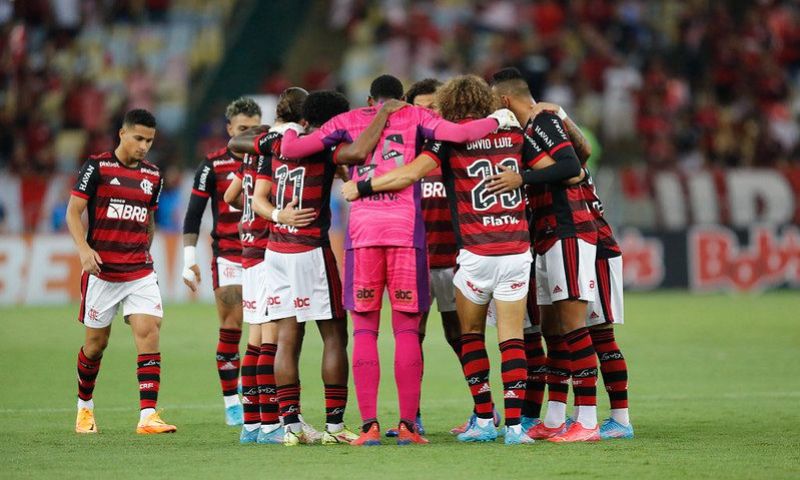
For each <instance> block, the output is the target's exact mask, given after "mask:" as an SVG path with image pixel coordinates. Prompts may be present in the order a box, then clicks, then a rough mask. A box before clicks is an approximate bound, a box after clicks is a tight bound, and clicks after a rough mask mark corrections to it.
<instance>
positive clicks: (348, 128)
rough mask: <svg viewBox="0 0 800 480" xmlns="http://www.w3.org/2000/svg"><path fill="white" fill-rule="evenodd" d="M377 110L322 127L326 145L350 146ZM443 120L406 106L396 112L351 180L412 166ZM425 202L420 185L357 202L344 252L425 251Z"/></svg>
mask: <svg viewBox="0 0 800 480" xmlns="http://www.w3.org/2000/svg"><path fill="white" fill-rule="evenodd" d="M377 112H378V109H377V108H374V107H364V108H358V109H356V110H351V111H349V112H346V113H342V114H340V115H337V116H336V117H334V118H332V119H331V120H329V121H328V122H326V123H325V124H324V125H323V126H322V127H321V128H320V134H321V137H322V142H323V143H324V145H325V146H326V147H333V146H335V145H338V144H339V143H352V142H353V141H355V139H356V138H358V136H359V135H360V134H361V132H363V131H364V130H365V129H366V128H367V126H368V125H369V124H370V122H371V121H372V119H373V118H375V115H376V114H377ZM442 122H443V120H442V119H441V118H440V117H438V116H437V115H436V114H435V113H433V112H432V111H430V110H427V109H424V108H420V107H406V108H403V109H400V110H398V111H396V112H394V113H392V114H391V115H390V116H389V121H388V122H386V127H385V128H384V130H383V134H382V135H381V138H380V141H379V142H378V145H377V147H376V148H375V151H374V152H373V154H372V157H371V158H368V159H367V160H366V161H365V162H364V165H361V166H358V167H353V168H351V170H350V175H351V177H352V179H353V180H354V181H359V180H364V179H366V178H373V177H378V176H380V175H383V174H384V173H386V172H388V171H390V170H392V169H394V168H397V167H401V166H403V165H405V164H407V163H411V162H412V161H413V160H414V158H415V157H416V155H417V152H418V151H419V150H420V148H421V146H422V142H423V141H424V140H425V139H427V138H430V139H433V138H434V131H435V130H436V127H437V126H439V124H441V123H442ZM421 198H422V195H421V188H420V184H419V182H417V183H414V184H413V185H411V186H409V187H406V188H404V189H403V190H398V191H396V192H383V193H375V194H373V195H371V196H369V197H366V198H359V199H358V200H356V201H355V202H353V203H352V204H351V207H350V220H349V222H348V223H349V224H348V228H347V237H346V239H345V248H361V247H376V246H384V247H417V248H425V223H424V222H423V218H422V210H421V208H420V199H421Z"/></svg>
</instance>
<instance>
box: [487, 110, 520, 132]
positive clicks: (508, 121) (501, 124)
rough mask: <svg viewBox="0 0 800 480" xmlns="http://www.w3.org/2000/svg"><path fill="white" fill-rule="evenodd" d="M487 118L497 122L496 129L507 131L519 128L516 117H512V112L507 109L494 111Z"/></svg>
mask: <svg viewBox="0 0 800 480" xmlns="http://www.w3.org/2000/svg"><path fill="white" fill-rule="evenodd" d="M488 118H494V119H495V120H497V129H498V130H504V129H506V130H507V129H509V128H511V127H517V128H521V127H520V126H519V121H518V120H517V117H515V116H514V112H512V111H511V110H509V109H507V108H501V109H499V110H495V111H494V112H493V113H492V114H491V115H489V117H488Z"/></svg>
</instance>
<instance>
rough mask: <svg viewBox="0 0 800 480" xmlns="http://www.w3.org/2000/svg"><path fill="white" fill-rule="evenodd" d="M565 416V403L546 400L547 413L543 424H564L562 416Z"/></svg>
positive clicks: (555, 425) (556, 425)
mask: <svg viewBox="0 0 800 480" xmlns="http://www.w3.org/2000/svg"><path fill="white" fill-rule="evenodd" d="M566 416H567V404H566V403H561V402H553V401H548V402H547V415H545V417H544V426H545V427H548V428H556V427H560V426H561V425H564V418H566Z"/></svg>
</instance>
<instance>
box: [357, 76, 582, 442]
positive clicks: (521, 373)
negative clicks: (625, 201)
mask: <svg viewBox="0 0 800 480" xmlns="http://www.w3.org/2000/svg"><path fill="white" fill-rule="evenodd" d="M437 103H438V105H439V109H440V111H441V113H442V116H443V117H444V118H445V119H447V120H450V121H461V122H463V121H468V119H470V118H480V117H482V116H485V115H488V114H489V113H490V112H491V111H492V110H493V107H494V97H493V95H492V93H491V91H490V89H489V86H488V85H487V84H486V82H484V81H483V80H481V79H480V78H478V77H475V76H471V75H468V76H463V77H457V78H455V79H453V80H450V81H449V82H447V83H446V84H445V85H444V86H443V87H442V88H441V89H440V90H439V91H438V93H437ZM547 159H549V156H548V155H547V154H546V153H544V152H542V150H541V149H540V148H539V147H538V146H537V145H536V144H535V143H534V142H533V141H532V139H530V138H529V137H527V135H525V134H524V132H523V131H522V129H521V128H520V127H519V125H515V126H514V125H512V126H511V127H510V129H508V130H501V131H498V132H495V133H490V134H488V135H486V136H484V137H483V138H480V139H477V140H475V141H471V142H467V143H461V144H459V143H455V142H453V143H449V142H428V143H427V144H426V146H425V148H424V149H423V153H422V154H421V155H420V156H418V157H417V158H416V159H415V160H414V161H413V162H411V163H410V164H408V165H406V166H404V167H401V168H398V169H395V170H392V171H391V172H389V173H387V174H384V175H381V176H376V177H375V178H371V179H369V178H368V179H364V180H360V181H358V183H355V182H350V183H348V184H347V185H345V187H344V194H345V198H347V199H348V200H354V199H356V198H358V197H360V196H368V195H372V194H375V193H378V192H388V191H394V190H398V189H402V188H407V187H408V186H409V185H412V184H414V183H415V182H417V181H418V180H420V179H421V178H422V177H423V176H425V175H426V174H427V173H429V172H430V171H432V170H433V169H434V168H436V167H437V166H440V167H441V168H442V174H443V178H444V183H445V186H446V187H447V191H448V198H449V200H450V204H451V211H452V212H453V214H454V216H453V226H454V230H455V232H456V239H457V244H458V246H459V249H460V250H459V254H458V258H457V262H458V266H459V268H458V270H457V272H456V274H455V278H454V280H453V282H454V284H455V286H456V308H457V310H458V317H459V320H460V322H461V341H460V354H461V361H462V366H463V369H464V375H465V379H466V381H467V383H468V385H469V386H470V390H471V392H472V395H473V399H474V402H475V414H476V416H477V419H476V421H475V423H474V424H472V425H470V426H469V427H468V429H467V430H466V431H465V432H464V433H462V434H460V435H459V436H458V439H459V440H460V441H465V442H471V441H493V440H494V439H496V438H497V430H496V429H495V427H494V425H493V404H492V399H491V388H490V386H489V362H488V355H487V352H486V346H485V339H484V331H485V325H486V313H487V308H488V304H489V301H490V300H491V299H492V298H494V299H495V303H496V307H497V317H498V321H497V324H498V343H499V344H500V350H501V358H502V363H503V365H502V378H503V386H504V403H505V417H506V426H507V431H506V437H505V442H506V444H519V443H531V442H532V440H531V439H530V438H529V437H528V436H527V435H526V433H525V432H524V431H523V430H522V428H521V425H520V414H521V407H522V402H523V399H524V396H525V387H526V377H527V368H526V360H525V349H524V344H523V338H522V337H523V319H524V313H525V299H526V296H527V292H528V280H529V277H530V264H531V261H532V257H531V254H530V250H529V249H530V239H529V234H528V224H527V221H526V218H525V205H524V199H523V195H522V191H521V190H519V189H517V190H514V191H508V192H504V193H503V194H501V195H495V194H491V193H490V192H489V191H488V190H487V187H488V180H489V178H490V177H491V176H492V175H494V174H495V173H497V172H499V171H502V170H505V169H507V170H512V171H520V170H521V169H522V168H523V167H524V168H536V167H537V164H538V163H539V162H543V163H545V162H544V160H547ZM549 160H550V163H553V160H552V159H549ZM579 169H580V168H579V166H578V164H577V161H576V165H575V170H576V172H570V171H567V172H563V173H562V174H563V175H565V178H568V176H574V175H575V174H576V173H577V171H579Z"/></svg>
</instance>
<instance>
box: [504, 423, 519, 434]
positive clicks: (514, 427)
mask: <svg viewBox="0 0 800 480" xmlns="http://www.w3.org/2000/svg"><path fill="white" fill-rule="evenodd" d="M506 428H507V429H508V431H509V432H513V433H522V425H511V426H510V427H506Z"/></svg>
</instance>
